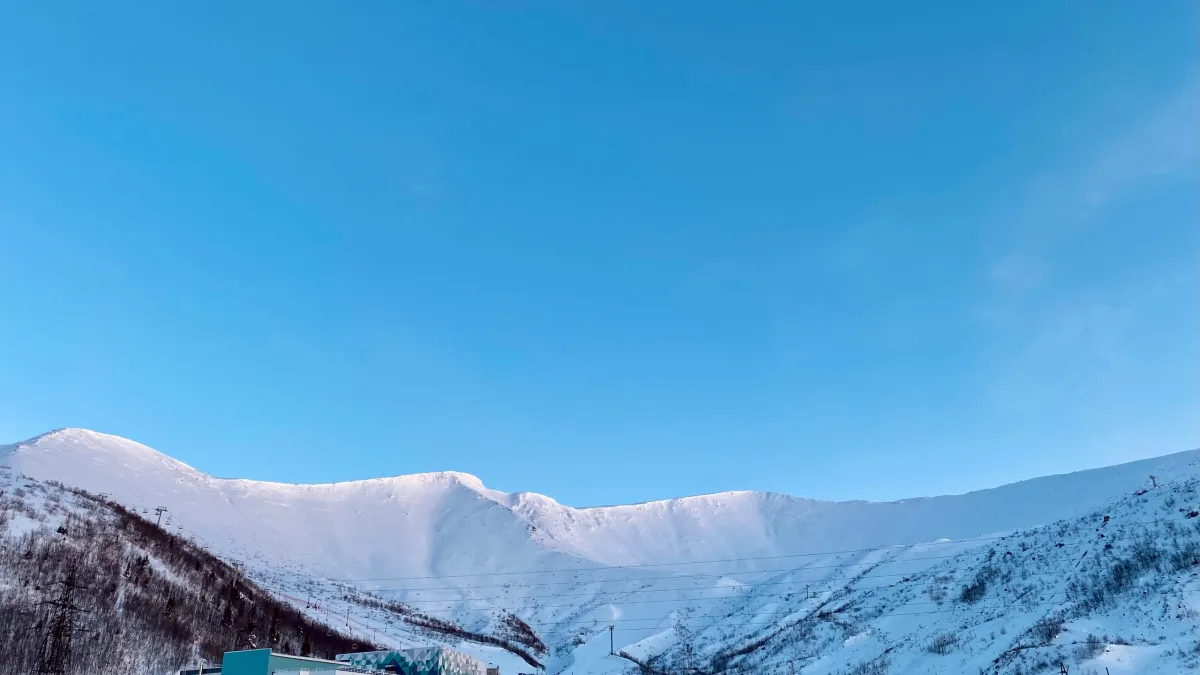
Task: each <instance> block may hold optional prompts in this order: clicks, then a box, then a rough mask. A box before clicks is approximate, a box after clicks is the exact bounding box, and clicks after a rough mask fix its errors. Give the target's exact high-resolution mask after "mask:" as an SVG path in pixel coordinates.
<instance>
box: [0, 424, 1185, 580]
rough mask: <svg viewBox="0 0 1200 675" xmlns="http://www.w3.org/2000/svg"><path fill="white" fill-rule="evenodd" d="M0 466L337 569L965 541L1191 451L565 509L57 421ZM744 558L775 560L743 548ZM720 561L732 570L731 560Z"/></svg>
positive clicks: (538, 565) (370, 571)
mask: <svg viewBox="0 0 1200 675" xmlns="http://www.w3.org/2000/svg"><path fill="white" fill-rule="evenodd" d="M0 464H6V465H9V466H11V467H12V468H13V469H15V470H17V471H20V472H22V473H24V474H26V475H29V476H32V477H34V478H39V479H43V480H47V479H52V480H57V481H61V482H63V483H66V484H68V485H73V486H78V487H81V488H84V489H87V490H90V491H92V492H98V493H108V494H110V495H111V496H112V498H113V499H115V500H116V501H119V502H121V503H123V504H126V505H130V506H134V507H137V508H139V509H153V508H154V507H156V506H160V505H161V506H165V507H167V508H168V509H169V511H168V513H169V514H170V515H171V517H172V518H173V523H174V527H179V528H181V529H184V530H185V531H186V532H189V533H191V534H194V535H195V536H196V537H198V538H199V539H201V540H203V541H205V542H206V543H207V544H208V545H210V546H211V547H213V548H214V549H215V550H216V551H217V552H220V553H223V554H226V555H230V556H237V557H242V558H244V559H250V560H258V561H260V562H262V563H264V564H288V565H299V566H302V567H303V568H305V569H307V570H309V571H311V572H312V573H314V574H318V575H322V576H333V577H380V576H389V577H404V576H424V575H455V574H480V573H485V572H486V573H494V572H505V571H526V570H535V569H562V568H570V567H574V566H581V565H597V564H599V565H637V564H646V563H673V562H682V561H695V560H712V559H723V558H741V559H746V558H761V557H769V556H779V555H784V554H796V553H807V552H821V551H831V550H839V549H859V548H867V547H873V546H880V545H891V544H913V543H918V542H927V541H933V540H936V539H940V538H950V539H961V538H967V537H972V536H977V535H982V534H988V533H995V532H1002V531H1009V530H1014V529H1018V528H1023V527H1030V526H1034V525H1039V524H1043V523H1047V522H1050V521H1053V520H1056V519H1061V518H1067V517H1071V516H1074V515H1077V514H1079V513H1081V512H1083V511H1085V510H1088V509H1091V508H1095V507H1097V506H1098V505H1100V504H1103V503H1105V502H1106V501H1108V500H1111V499H1112V498H1113V497H1114V496H1115V495H1119V494H1122V493H1127V492H1130V491H1132V490H1134V489H1136V488H1137V487H1139V486H1140V485H1142V484H1148V480H1149V479H1148V476H1149V475H1150V474H1154V475H1155V476H1157V477H1158V478H1159V480H1164V481H1165V480H1169V479H1171V478H1175V477H1179V476H1184V475H1191V474H1194V473H1195V472H1196V468H1197V467H1196V464H1197V453H1196V452H1194V451H1189V452H1183V453H1178V454H1174V455H1167V456H1164V457H1159V458H1155V459H1148V460H1142V461H1138V462H1132V463H1129V464H1123V465H1119V466H1114V467H1107V468H1103V469H1093V470H1089V471H1081V472H1077V473H1072V474H1066V475H1060V476H1049V477H1045V478H1037V479H1033V480H1028V481H1023V482H1020V483H1015V484H1012V485H1006V486H1003V487H999V488H994V489H990V490H982V491H978V492H972V493H968V494H964V495H954V496H944V497H932V498H922V499H908V500H903V501H898V502H886V503H875V502H822V501H814V500H809V499H800V498H796V497H790V496H787V495H780V494H772V493H760V492H729V493H722V494H715V495H705V496H700V497H687V498H683V499H672V500H665V501H658V502H650V503H646V504H636V505H631V506H609V507H596V508H587V509H575V508H571V507H567V506H563V505H561V504H559V503H557V502H555V501H554V500H553V499H550V498H549V497H544V496H541V495H536V494H531V493H517V494H507V493H502V492H497V491H494V490H489V489H487V488H486V487H484V485H483V483H482V482H481V481H480V480H479V479H478V478H475V477H474V476H471V475H468V474H463V473H455V472H443V473H428V474H415V475H410V476H398V477H395V478H378V479H372V480H362V481H353V482H346V483H333V484H324V485H290V484H282V483H267V482H258V481H249V480H231V479H220V478H213V477H211V476H208V475H206V474H204V473H202V472H200V471H197V470H196V469H193V468H192V467H190V466H188V465H186V464H183V463H182V462H179V461H176V460H174V459H171V458H170V457H167V456H166V455H163V454H161V453H159V452H158V451H156V450H154V449H152V448H149V447H147V446H145V445H142V444H140V443H136V442H134V441H130V440H127V439H124V438H120V437H117V436H110V435H107V434H101V433H97V432H94V431H88V430H84V429H62V430H59V431H53V432H50V433H47V434H43V435H41V436H38V437H36V438H33V439H30V440H28V441H25V442H23V443H17V444H15V445H10V446H0ZM739 564H740V565H741V566H742V567H743V568H744V569H755V567H756V566H758V567H760V568H762V567H770V566H771V565H773V564H777V563H775V562H773V561H769V560H767V561H754V560H743V561H742V562H741V563H739ZM724 569H731V568H730V567H729V566H726V567H725V568H724Z"/></svg>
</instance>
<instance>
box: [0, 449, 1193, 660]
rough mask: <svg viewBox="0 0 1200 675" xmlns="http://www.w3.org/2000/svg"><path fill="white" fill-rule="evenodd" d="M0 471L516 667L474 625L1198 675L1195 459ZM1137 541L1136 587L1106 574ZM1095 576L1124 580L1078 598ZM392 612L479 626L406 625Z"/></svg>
mask: <svg viewBox="0 0 1200 675" xmlns="http://www.w3.org/2000/svg"><path fill="white" fill-rule="evenodd" d="M0 465H7V466H9V467H11V470H12V471H15V472H19V473H20V474H23V475H25V476H28V477H31V478H33V479H37V480H43V481H44V480H54V481H59V482H61V483H64V484H66V485H69V486H75V487H79V488H82V489H85V490H88V491H90V492H93V493H102V494H106V495H109V496H110V498H111V499H112V500H113V501H116V502H118V503H121V504H123V505H125V506H127V507H129V508H135V509H137V510H138V511H139V512H142V513H145V514H148V516H149V517H150V518H151V519H154V512H153V509H154V508H155V507H158V506H163V507H166V509H167V511H166V513H165V515H164V527H168V528H170V529H172V530H175V531H179V532H181V533H184V534H185V535H187V536H189V537H191V538H193V539H194V540H196V541H197V542H200V543H202V544H203V545H204V546H205V547H207V548H208V549H209V550H211V551H212V552H213V553H215V554H217V555H219V556H221V557H223V558H225V559H227V560H233V561H238V562H240V563H242V564H244V565H245V566H246V569H247V570H248V573H249V574H250V575H252V576H253V577H254V578H255V579H256V580H257V581H259V582H260V583H261V584H263V585H264V586H265V587H267V588H270V589H272V590H274V591H275V592H276V593H278V594H279V596H280V597H282V598H285V599H288V600H289V601H291V602H293V603H295V604H297V605H298V606H299V607H301V608H303V609H304V610H305V611H307V612H309V613H311V614H312V615H313V616H314V617H315V618H318V619H320V620H322V621H326V622H327V623H330V624H331V625H337V626H338V627H341V628H346V629H349V630H351V631H359V632H360V633H365V632H371V633H372V634H373V636H374V637H375V638H376V640H378V641H381V642H385V643H387V642H391V643H393V644H396V645H399V646H404V645H417V644H433V643H438V642H442V643H448V644H452V645H455V646H456V647H458V648H460V649H463V650H465V651H472V652H473V653H476V654H478V655H479V656H481V657H482V658H486V659H487V660H489V661H491V662H494V663H498V664H500V665H501V667H502V672H506V673H516V672H526V671H528V670H530V669H531V666H529V665H527V664H528V661H527V660H523V659H520V658H517V657H516V656H515V655H514V654H513V653H511V652H507V651H504V650H501V649H497V648H495V645H487V644H482V643H479V642H478V641H473V640H472V639H471V638H470V637H469V635H493V636H496V635H508V636H509V637H510V638H511V637H512V635H517V636H518V638H516V639H515V643H516V644H518V645H526V647H523V648H522V649H523V650H524V651H526V652H528V653H530V654H532V655H533V656H534V657H535V658H536V659H537V661H538V662H539V663H540V664H542V665H543V666H545V668H546V670H547V672H551V673H570V674H574V675H582V674H584V673H588V674H591V673H596V674H600V673H619V672H635V671H637V670H638V669H640V670H642V672H651V673H664V674H665V673H675V672H679V673H684V672H687V673H695V674H700V673H717V672H730V673H737V672H744V673H751V672H754V673H759V672H765V673H776V672H777V673H791V672H793V670H794V672H797V673H806V674H807V673H813V674H824V673H842V672H845V673H857V674H858V675H869V674H870V673H888V672H891V673H900V672H929V673H972V674H974V673H976V672H997V671H998V672H1005V673H1032V672H1051V671H1050V670H1049V669H1050V668H1053V672H1059V665H1058V661H1063V662H1064V663H1065V664H1066V665H1068V666H1069V667H1070V672H1071V673H1087V672H1089V670H1090V671H1094V672H1097V673H1104V672H1105V668H1107V669H1108V672H1109V673H1111V674H1112V675H1116V674H1117V673H1183V672H1189V673H1190V672H1195V667H1196V659H1197V649H1200V647H1198V646H1197V640H1196V616H1197V615H1198V614H1200V597H1197V593H1198V592H1200V583H1198V582H1197V573H1198V571H1200V566H1197V565H1195V564H1192V563H1191V561H1190V559H1187V556H1188V555H1191V553H1190V552H1192V551H1193V549H1192V548H1189V547H1190V546H1193V545H1200V528H1198V527H1197V526H1196V524H1197V523H1198V522H1200V518H1196V517H1189V514H1191V513H1194V512H1195V511H1196V509H1197V508H1200V504H1198V500H1197V481H1198V478H1197V477H1198V475H1200V474H1198V468H1200V467H1198V464H1197V452H1195V451H1188V452H1183V453H1177V454H1173V455H1166V456H1163V457H1157V458H1153V459H1147V460H1142V461H1138V462H1132V463H1128V464H1123V465H1118V466H1112V467H1106V468H1101V469H1092V470H1087V471H1080V472H1077V473H1072V474H1065V475H1058V476H1048V477H1043V478H1036V479H1032V480H1027V481H1023V482H1019V483H1014V484H1011V485H1006V486H1002V487H998V488H994V489H989V490H981V491H977V492H972V493H968V494H963V495H951V496H941V497H929V498H919V499H907V500H902V501H896V502H887V503H876V502H862V501H855V502H825V501H815V500H810V499H802V498H797V497H791V496H787V495H781V494H772V493H761V492H728V493H720V494H713V495H704V496H698V497H687V498H681V499H672V500H664V501H657V502H649V503H644V504H635V505H628V506H606V507H595V508H585V509H577V508H572V507H568V506H564V505H561V504H559V503H557V502H555V501H554V500H553V499H551V498H549V497H546V496H542V495H538V494H533V493H515V494H509V493H504V492H499V491H495V490H491V489H488V488H487V487H485V486H484V485H483V483H482V482H481V481H480V480H479V479H478V478H475V477H474V476H471V475H469V474H464V473H456V472H442V473H429V474H416V475H409V476H398V477H394V478H377V479H370V480H362V481H353V482H345V483H333V484H321V485H291V484H282V483H268V482H259V481H249V480H237V479H223V478H214V477H212V476H208V475H206V474H204V473H202V472H200V471H198V470H196V469H194V468H192V467H190V466H188V465H186V464H183V463H181V462H179V461H176V460H174V459H172V458H170V457H168V456H166V455H164V454H162V453H159V452H158V451H156V450H154V449H152V448H149V447H147V446H145V445H142V444H139V443H136V442H134V441H131V440H127V439H124V438H119V437H116V436H110V435H106V434H101V433H97V432H93V431H88V430H83V429H63V430H58V431H53V432H50V433H47V434H43V435H41V436H38V437H36V438H33V439H30V440H28V441H25V442H22V443H17V444H15V445H11V446H0ZM1151 476H1153V478H1151ZM1104 516H1108V518H1109V521H1108V522H1107V523H1105V522H1104V521H1103V518H1104ZM1101 535H1104V536H1101ZM1147 537H1154V540H1155V541H1156V542H1158V543H1157V544H1155V545H1156V546H1158V548H1156V549H1154V550H1155V551H1157V553H1156V555H1157V556H1158V557H1157V558H1155V561H1154V562H1153V564H1151V563H1148V562H1146V560H1144V559H1143V558H1146V556H1148V555H1149V554H1148V553H1146V546H1148V545H1149V544H1147V543H1146V541H1147ZM1106 544H1110V546H1108V548H1105V545H1106ZM1139 547H1141V548H1139ZM1139 551H1141V553H1139ZM1139 555H1140V556H1141V557H1138V556H1139ZM1122 556H1124V557H1122ZM1127 558H1128V559H1129V560H1131V561H1133V562H1130V563H1129V565H1130V567H1129V569H1128V570H1125V571H1123V572H1122V571H1120V570H1118V572H1119V574H1124V575H1126V576H1129V575H1132V576H1131V577H1130V578H1131V581H1129V583H1126V582H1125V581H1124V579H1125V577H1121V578H1120V579H1119V580H1118V581H1117V582H1114V583H1115V585H1113V586H1111V588H1109V586H1106V585H1105V584H1107V583H1108V582H1107V581H1103V580H1104V579H1109V577H1107V576H1104V575H1106V574H1109V572H1110V571H1111V570H1112V569H1115V567H1114V566H1119V565H1120V564H1124V563H1123V562H1122V561H1125V560H1126V559H1127ZM1089 580H1090V581H1089ZM1102 582H1103V583H1102ZM1089 583H1090V585H1089ZM1071 584H1075V585H1074V586H1072V585H1071ZM1098 585H1099V586H1104V587H1105V588H1109V590H1110V591H1111V593H1109V595H1110V596H1111V597H1108V598H1107V599H1104V601H1103V602H1101V601H1098V600H1096V599H1095V598H1092V600H1086V598H1085V595H1086V593H1087V592H1090V591H1087V590H1081V588H1082V587H1083V586H1087V587H1088V588H1089V589H1093V590H1094V589H1095V588H1097V587H1098ZM968 589H973V590H970V591H968ZM1019 593H1024V595H1020V596H1019V597H1018V594H1019ZM1088 597H1090V596H1088ZM1085 600H1086V601H1085ZM401 607H403V608H404V610H403V612H410V613H411V612H418V613H420V614H421V615H422V616H424V617H427V619H428V618H436V619H440V620H444V621H448V622H453V624H454V625H455V626H457V627H460V628H461V629H462V630H463V632H464V633H466V634H468V637H465V638H463V637H461V636H460V637H459V638H454V639H451V638H449V637H447V636H446V635H440V636H439V635H436V634H434V633H431V632H430V631H427V630H415V629H413V626H412V625H411V624H412V623H413V620H412V617H411V614H410V615H409V618H408V619H407V620H406V619H405V616H404V613H403V612H402V611H400V610H399V609H398V608H401ZM510 616H516V617H519V619H520V620H521V621H523V622H524V623H525V624H527V625H528V627H529V630H530V632H532V633H534V634H535V635H536V638H535V639H533V640H528V639H524V638H520V635H521V634H522V633H521V630H520V629H515V628H513V626H514V625H516V624H513V623H512V621H511V620H510V619H506V617H510ZM423 620H425V619H423ZM1047 620H1050V621H1051V622H1052V623H1053V622H1058V624H1055V625H1059V628H1060V629H1061V630H1057V632H1056V631H1055V630H1050V629H1049V628H1047V627H1046V625H1044V623H1040V622H1045V621H1047ZM406 621H407V623H406ZM506 622H507V623H506ZM609 626H614V630H613V631H612V633H611V637H612V640H613V645H614V646H615V647H616V651H618V652H622V653H623V655H621V656H612V655H610V654H609V646H610V642H609V641H610V632H609V630H608V628H609ZM514 631H515V632H514ZM1031 631H1032V632H1031ZM1050 633H1054V634H1053V635H1050ZM1088 636H1091V637H1090V638H1089V637H1088ZM523 640H524V641H523ZM508 642H509V643H510V644H511V643H513V640H509V641H508ZM539 642H540V643H541V644H540V646H539V645H538V643H539ZM1034 642H1036V643H1038V644H1033V643H1034ZM529 644H533V645H534V646H532V647H529V646H528V645H529ZM1056 659H1057V660H1056ZM637 664H640V665H637ZM1039 669H1040V670H1039Z"/></svg>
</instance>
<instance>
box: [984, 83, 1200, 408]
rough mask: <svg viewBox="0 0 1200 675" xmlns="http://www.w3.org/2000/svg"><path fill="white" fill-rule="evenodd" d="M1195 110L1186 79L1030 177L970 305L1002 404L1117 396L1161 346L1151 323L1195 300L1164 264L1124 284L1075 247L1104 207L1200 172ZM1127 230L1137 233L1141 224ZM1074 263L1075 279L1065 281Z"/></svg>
mask: <svg viewBox="0 0 1200 675" xmlns="http://www.w3.org/2000/svg"><path fill="white" fill-rule="evenodd" d="M1197 119H1200V89H1198V88H1197V86H1196V84H1195V82H1194V81H1190V82H1189V83H1188V84H1187V85H1186V86H1185V87H1183V88H1182V90H1180V91H1177V92H1176V93H1175V94H1174V95H1172V96H1170V97H1167V98H1166V99H1164V100H1161V101H1160V102H1159V103H1158V104H1157V105H1154V106H1150V109H1149V112H1148V113H1147V114H1146V115H1144V116H1143V117H1142V118H1140V119H1138V120H1136V121H1135V122H1134V123H1133V124H1131V125H1129V126H1127V127H1125V128H1124V129H1121V130H1118V131H1117V132H1114V133H1112V134H1111V135H1109V136H1107V137H1105V138H1103V139H1101V140H1099V141H1097V142H1096V143H1095V144H1094V147H1095V148H1096V150H1095V151H1094V152H1092V153H1089V154H1087V155H1085V156H1083V157H1081V158H1077V159H1076V160H1074V161H1068V162H1065V163H1062V165H1061V166H1066V167H1067V168H1066V169H1063V168H1061V167H1060V168H1059V169H1058V170H1055V171H1052V172H1046V173H1044V174H1041V175H1040V176H1039V177H1038V178H1036V179H1031V181H1030V185H1029V191H1028V195H1027V198H1026V199H1024V200H1018V202H1019V203H1020V206H1019V207H1018V208H1017V210H1016V211H1015V212H1014V213H1013V214H1010V217H1011V218H1013V219H1014V222H1013V227H1012V228H1010V229H1009V230H1008V231H1007V234H1008V235H1009V239H1008V241H1007V242H1005V245H1003V246H999V247H998V248H997V250H996V252H995V254H994V255H993V256H992V258H991V262H990V263H989V264H988V266H987V267H986V268H985V269H984V270H983V283H982V285H981V287H980V296H979V301H978V303H977V304H976V305H975V306H974V307H973V308H972V310H971V311H972V313H973V315H974V317H975V318H976V319H978V320H979V321H980V322H981V325H982V327H983V328H984V329H985V331H987V332H988V339H989V341H990V342H991V344H992V346H991V349H992V357H991V358H992V362H991V364H990V367H989V369H988V370H989V372H990V373H991V378H992V380H991V384H990V387H991V394H992V396H991V398H992V400H993V402H994V403H997V404H999V405H1001V406H1002V407H1003V408H1006V409H1015V410H1031V409H1041V408H1045V407H1047V406H1062V405H1065V404H1066V402H1067V400H1069V399H1071V398H1072V397H1081V396H1082V397H1090V396H1092V395H1093V394H1095V395H1100V394H1099V392H1100V391H1101V390H1105V391H1108V392H1109V394H1111V393H1112V391H1110V390H1111V389H1112V388H1113V387H1117V388H1119V385H1115V384H1114V383H1115V382H1117V381H1118V379H1119V378H1122V377H1126V378H1128V377H1134V375H1133V374H1132V373H1131V369H1132V365H1131V364H1134V363H1144V362H1146V360H1147V359H1148V358H1150V357H1149V356H1147V355H1146V354H1143V353H1141V351H1144V350H1146V349H1148V348H1150V349H1152V348H1153V344H1155V341H1154V340H1153V339H1151V338H1152V337H1153V336H1150V335H1148V329H1147V328H1146V321H1147V320H1149V319H1150V318H1151V317H1153V320H1155V321H1157V322H1159V323H1158V325H1159V327H1160V329H1161V327H1163V326H1169V325H1173V324H1172V323H1171V322H1169V321H1166V320H1165V319H1164V318H1163V317H1165V316H1169V315H1170V313H1169V311H1168V310H1169V308H1170V307H1173V306H1175V305H1176V304H1178V303H1180V302H1182V301H1183V299H1185V298H1186V297H1188V294H1187V292H1186V290H1185V289H1186V283H1187V280H1188V279H1190V278H1191V277H1190V276H1189V275H1187V274H1182V275H1181V274H1180V273H1179V271H1178V270H1170V269H1169V268H1167V267H1165V266H1154V267H1150V268H1147V270H1144V271H1142V272H1141V273H1140V276H1133V277H1129V276H1126V277H1124V278H1123V280H1122V281H1119V282H1118V281H1116V279H1117V278H1118V277H1117V275H1116V274H1115V273H1113V274H1107V273H1105V271H1104V270H1103V269H1098V270H1094V271H1093V273H1091V274H1090V275H1088V276H1086V277H1081V276H1080V275H1079V265H1078V264H1076V263H1078V260H1077V259H1076V258H1075V256H1077V255H1079V252H1078V251H1079V248H1080V246H1079V244H1080V243H1081V242H1083V241H1085V240H1086V238H1087V237H1089V236H1092V235H1093V227H1094V226H1093V222H1094V221H1095V219H1097V218H1099V217H1101V216H1102V215H1103V214H1105V213H1106V210H1107V209H1110V208H1112V207H1114V206H1115V205H1116V204H1117V203H1118V202H1120V201H1121V200H1123V199H1125V198H1126V197H1128V196H1130V195H1134V194H1137V193H1138V192H1139V191H1140V190H1142V189H1143V188H1145V187H1147V186H1148V185H1150V184H1152V183H1153V182H1154V181H1156V180H1158V179H1161V178H1164V177H1171V176H1177V175H1180V174H1185V173H1190V172H1194V171H1195V170H1196V168H1197V160H1198V158H1200V125H1198V123H1197ZM1134 226H1135V224H1132V223H1131V224H1130V226H1129V227H1130V228H1133V227H1134ZM1136 226H1137V227H1144V224H1142V223H1138V224H1136ZM1129 234H1130V235H1131V236H1136V232H1134V230H1133V229H1131V230H1130V233H1129ZM1068 261H1070V262H1071V263H1072V272H1073V273H1074V276H1073V277H1072V278H1071V280H1070V281H1067V280H1066V279H1064V278H1063V277H1065V276H1067V275H1068V272H1067V271H1066V268H1067V263H1068ZM1056 272H1058V274H1056ZM1135 352H1136V353H1135ZM1075 403H1078V401H1076V402H1075Z"/></svg>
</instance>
